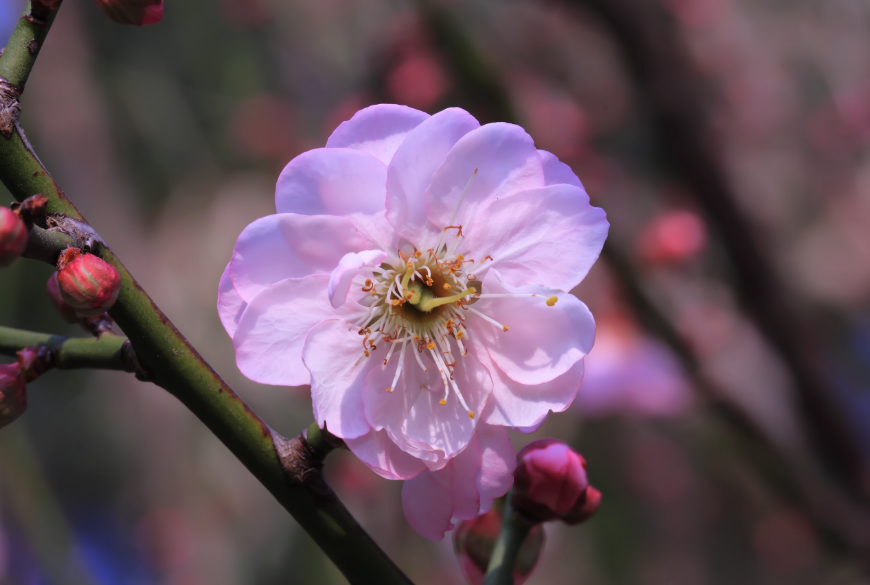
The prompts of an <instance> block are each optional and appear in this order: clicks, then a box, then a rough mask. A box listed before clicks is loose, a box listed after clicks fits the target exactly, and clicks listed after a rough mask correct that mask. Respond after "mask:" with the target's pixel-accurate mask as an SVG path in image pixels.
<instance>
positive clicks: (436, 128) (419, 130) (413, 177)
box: [387, 108, 480, 250]
mask: <svg viewBox="0 0 870 585" xmlns="http://www.w3.org/2000/svg"><path fill="white" fill-rule="evenodd" d="M478 127H480V124H479V123H478V121H477V120H475V119H474V117H473V116H472V115H471V114H469V113H468V112H466V111H465V110H462V109H459V108H449V109H447V110H444V111H442V112H438V113H437V114H435V115H434V116H432V117H431V118H429V119H427V120H426V121H424V122H423V123H422V124H420V125H419V126H417V127H416V128H415V129H414V130H413V131H411V132H410V133H409V134H408V136H407V137H406V138H405V141H404V142H402V144H401V146H399V149H398V150H397V151H396V154H395V156H393V159H392V160H391V161H390V165H389V168H388V169H387V219H388V220H389V221H390V223H391V224H392V225H393V227H394V228H395V230H396V232H397V233H398V234H399V235H400V236H402V237H404V238H406V239H407V240H408V241H410V242H411V243H412V244H414V245H415V246H417V248H418V249H421V250H425V249H426V245H425V240H426V237H427V235H428V236H431V235H434V234H437V233H438V229H437V228H435V227H434V226H432V225H431V224H430V223H429V219H428V218H427V217H426V199H425V198H424V194H425V192H426V188H427V187H429V182H430V181H431V179H432V174H433V173H434V172H435V171H436V169H438V167H440V166H441V163H443V162H444V159H445V158H446V157H447V154H448V153H449V152H450V149H451V148H453V145H454V144H456V142H457V141H458V140H459V139H460V138H462V137H463V136H465V135H466V134H468V133H469V132H471V131H472V130H474V129H475V128H478Z"/></svg>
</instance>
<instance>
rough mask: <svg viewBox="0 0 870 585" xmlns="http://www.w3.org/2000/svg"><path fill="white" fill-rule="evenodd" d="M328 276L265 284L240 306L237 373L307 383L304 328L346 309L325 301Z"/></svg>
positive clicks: (267, 380)
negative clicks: (245, 306) (243, 309)
mask: <svg viewBox="0 0 870 585" xmlns="http://www.w3.org/2000/svg"><path fill="white" fill-rule="evenodd" d="M328 282H329V276H327V275H325V274H315V275H312V276H306V277H305V278H288V279H287V280H282V281H281V282H279V283H276V284H273V285H272V286H270V287H268V288H267V289H265V290H264V291H263V292H261V293H260V294H259V295H257V296H256V297H254V298H253V300H251V302H250V304H248V308H247V309H245V312H244V314H243V315H242V318H241V320H240V321H239V324H238V327H237V328H236V332H235V335H234V336H233V345H234V346H235V348H236V363H237V364H238V366H239V369H240V370H241V371H242V373H243V374H244V375H245V376H247V377H248V378H250V379H251V380H254V381H255V382H260V383H261V384H274V385H277V386H301V385H304V384H308V383H310V376H309V374H308V371H307V370H306V369H305V366H304V364H303V363H302V347H303V345H304V343H305V337H306V335H308V331H309V330H310V329H311V328H312V327H314V326H315V325H316V324H318V323H320V322H321V321H324V320H326V319H334V318H336V317H338V316H340V315H342V314H345V313H347V312H348V309H350V308H351V304H348V308H347V309H345V308H344V307H343V308H342V310H336V309H334V308H333V307H332V305H330V304H329V298H328V297H327V296H326V286H327V283H328Z"/></svg>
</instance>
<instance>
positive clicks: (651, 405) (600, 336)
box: [575, 319, 691, 417]
mask: <svg viewBox="0 0 870 585" xmlns="http://www.w3.org/2000/svg"><path fill="white" fill-rule="evenodd" d="M690 399H691V388H690V387H689V384H688V381H687V380H686V376H685V373H684V371H683V368H682V366H681V365H680V363H679V361H677V358H676V357H675V356H674V355H673V353H671V351H670V350H669V349H668V348H667V347H666V346H664V345H662V344H661V343H660V342H659V341H657V340H654V339H651V338H649V337H646V336H643V335H642V334H641V333H640V332H638V331H636V330H635V329H634V327H632V326H631V325H630V324H628V323H625V322H624V321H622V320H617V319H606V320H601V319H599V322H598V330H597V336H596V340H595V351H594V352H593V353H592V354H591V355H590V356H588V357H587V358H586V377H585V379H584V380H583V386H581V388H580V392H579V393H578V394H577V400H576V402H575V405H576V407H577V410H578V412H581V413H582V414H583V416H588V417H594V416H607V415H611V414H615V413H618V412H634V413H637V414H643V415H654V416H670V415H676V414H679V413H681V412H683V411H684V410H685V409H686V408H687V407H688V405H689V402H690Z"/></svg>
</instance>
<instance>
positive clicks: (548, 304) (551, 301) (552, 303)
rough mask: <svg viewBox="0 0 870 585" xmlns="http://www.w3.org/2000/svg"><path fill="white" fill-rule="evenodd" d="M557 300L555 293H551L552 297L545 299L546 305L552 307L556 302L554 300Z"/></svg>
mask: <svg viewBox="0 0 870 585" xmlns="http://www.w3.org/2000/svg"><path fill="white" fill-rule="evenodd" d="M558 300H559V297H557V296H556V295H553V296H552V297H550V298H548V299H547V306H548V307H552V306H553V305H555V304H556V302H557V301H558Z"/></svg>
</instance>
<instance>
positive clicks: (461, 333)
mask: <svg viewBox="0 0 870 585" xmlns="http://www.w3.org/2000/svg"><path fill="white" fill-rule="evenodd" d="M463 337H465V331H464V330H462V329H460V330H459V331H457V332H456V339H462V338H463Z"/></svg>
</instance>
